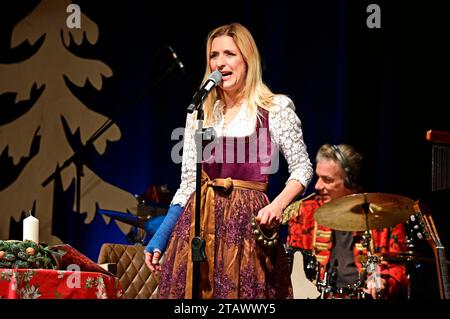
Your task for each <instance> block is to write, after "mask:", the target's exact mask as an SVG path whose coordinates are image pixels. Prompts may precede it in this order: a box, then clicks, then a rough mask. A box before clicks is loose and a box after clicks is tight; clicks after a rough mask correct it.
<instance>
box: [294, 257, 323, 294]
mask: <svg viewBox="0 0 450 319" xmlns="http://www.w3.org/2000/svg"><path fill="white" fill-rule="evenodd" d="M291 258H293V259H292V272H291V281H292V288H293V289H294V299H317V298H319V297H320V292H319V290H318V289H317V287H316V285H315V284H314V283H312V282H311V281H310V280H309V279H308V278H307V277H306V273H305V264H304V258H303V254H302V252H301V251H300V250H297V251H295V252H294V253H293V256H291Z"/></svg>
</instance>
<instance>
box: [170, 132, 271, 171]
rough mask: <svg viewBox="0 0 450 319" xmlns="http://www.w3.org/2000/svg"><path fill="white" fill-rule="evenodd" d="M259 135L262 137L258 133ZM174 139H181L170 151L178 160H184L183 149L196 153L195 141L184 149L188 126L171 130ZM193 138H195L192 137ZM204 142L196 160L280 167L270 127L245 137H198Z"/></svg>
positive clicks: (177, 162)
mask: <svg viewBox="0 0 450 319" xmlns="http://www.w3.org/2000/svg"><path fill="white" fill-rule="evenodd" d="M257 135H259V138H256V136H257ZM171 139H172V140H173V141H174V140H175V141H178V142H177V143H176V144H175V145H174V146H173V147H172V151H171V154H170V155H171V159H172V161H173V162H174V163H175V164H180V163H182V161H183V155H182V152H193V153H191V154H190V156H192V155H193V154H196V149H195V144H196V143H195V141H191V142H192V143H191V144H192V145H194V146H192V145H190V147H193V148H194V149H192V150H186V149H185V150H183V145H184V141H185V129H184V128H183V127H178V128H176V129H174V130H173V131H172V134H171ZM192 139H194V138H192ZM199 142H200V145H202V150H201V157H200V158H197V156H196V161H195V163H199V162H202V163H206V164H213V163H218V164H222V163H226V164H242V163H249V164H259V166H260V173H261V174H264V175H266V174H267V175H268V174H274V173H276V172H278V168H279V149H278V145H277V144H275V143H273V142H272V140H271V138H270V134H269V131H268V129H267V128H259V129H258V130H257V132H255V133H254V134H253V135H252V136H250V137H247V138H244V137H215V138H213V140H212V141H209V142H205V141H199Z"/></svg>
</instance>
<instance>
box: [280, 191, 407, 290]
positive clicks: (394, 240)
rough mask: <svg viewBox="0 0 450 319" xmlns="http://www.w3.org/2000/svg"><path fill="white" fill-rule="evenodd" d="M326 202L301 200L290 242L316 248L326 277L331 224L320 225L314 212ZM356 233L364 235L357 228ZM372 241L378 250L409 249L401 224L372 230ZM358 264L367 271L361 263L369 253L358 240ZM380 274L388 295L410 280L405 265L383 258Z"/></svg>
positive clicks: (291, 225) (322, 271)
mask: <svg viewBox="0 0 450 319" xmlns="http://www.w3.org/2000/svg"><path fill="white" fill-rule="evenodd" d="M321 205H323V202H322V201H320V200H319V199H318V198H317V197H316V198H311V196H310V197H309V198H306V199H304V200H302V201H300V205H299V209H298V213H297V214H294V216H292V217H291V219H290V220H289V224H288V225H289V231H288V238H287V245H289V246H292V247H295V248H301V249H305V250H310V251H313V252H314V255H315V256H316V258H317V261H318V262H319V263H320V265H321V266H322V267H321V276H322V279H323V276H324V273H325V269H326V266H327V264H328V262H329V259H330V254H331V249H332V248H333V243H332V240H331V238H332V236H331V235H332V230H331V229H330V228H328V227H324V226H321V225H318V224H317V223H316V222H315V220H314V212H315V210H316V209H317V208H319V207H320V206H321ZM354 235H355V236H356V235H362V233H358V232H355V233H354ZM371 236H372V243H371V244H373V248H374V252H375V253H380V254H384V253H388V252H390V253H395V252H399V251H406V243H405V242H406V232H405V226H404V225H403V224H399V225H397V226H395V227H393V228H391V229H388V228H384V229H383V230H379V231H378V230H372V231H371ZM353 253H354V256H355V265H356V267H357V269H358V271H359V272H361V271H364V269H363V266H362V264H361V261H362V258H361V257H362V256H367V251H366V249H365V248H364V247H363V246H362V244H360V243H356V244H355V246H354V249H353ZM380 267H381V276H382V278H384V279H386V283H387V289H386V296H387V297H393V296H398V295H399V294H401V293H404V292H405V291H406V287H407V284H408V280H407V277H406V268H405V266H404V265H400V264H392V263H391V264H389V263H386V262H382V263H381V265H380Z"/></svg>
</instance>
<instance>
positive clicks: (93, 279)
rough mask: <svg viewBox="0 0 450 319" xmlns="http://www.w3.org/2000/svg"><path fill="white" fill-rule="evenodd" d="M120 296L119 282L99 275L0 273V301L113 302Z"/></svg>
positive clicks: (42, 271)
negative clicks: (104, 300) (58, 300)
mask: <svg viewBox="0 0 450 319" xmlns="http://www.w3.org/2000/svg"><path fill="white" fill-rule="evenodd" d="M122 296H123V289H122V286H121V285H120V283H119V280H118V279H117V278H116V277H113V276H109V275H106V274H103V273H99V272H89V271H63V270H51V269H0V298H6V299H117V298H122Z"/></svg>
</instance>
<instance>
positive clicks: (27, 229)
mask: <svg viewBox="0 0 450 319" xmlns="http://www.w3.org/2000/svg"><path fill="white" fill-rule="evenodd" d="M27 239H28V240H32V241H34V242H35V243H39V219H37V218H36V217H34V216H32V215H30V216H28V217H27V218H25V219H24V220H23V240H24V241H25V240H27Z"/></svg>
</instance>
